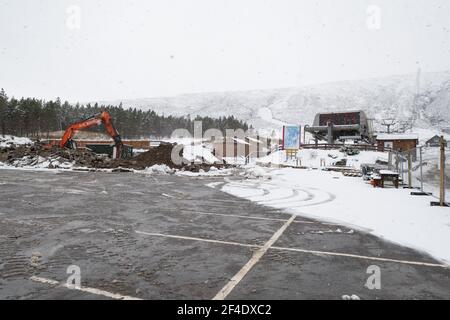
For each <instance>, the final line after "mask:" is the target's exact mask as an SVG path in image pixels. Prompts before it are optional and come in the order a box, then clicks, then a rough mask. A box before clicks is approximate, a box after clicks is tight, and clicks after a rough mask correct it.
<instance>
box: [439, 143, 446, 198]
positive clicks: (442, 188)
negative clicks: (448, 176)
mask: <svg viewBox="0 0 450 320" xmlns="http://www.w3.org/2000/svg"><path fill="white" fill-rule="evenodd" d="M440 169H441V179H440V180H441V186H440V188H441V190H440V191H441V192H440V197H439V200H440V205H441V207H443V206H445V140H444V136H441V168H440Z"/></svg>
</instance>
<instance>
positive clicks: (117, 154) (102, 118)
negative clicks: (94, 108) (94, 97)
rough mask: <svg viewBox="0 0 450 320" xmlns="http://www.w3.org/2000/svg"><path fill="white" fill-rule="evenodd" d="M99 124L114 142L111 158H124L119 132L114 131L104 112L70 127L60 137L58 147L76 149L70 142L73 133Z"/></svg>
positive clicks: (74, 143)
mask: <svg viewBox="0 0 450 320" xmlns="http://www.w3.org/2000/svg"><path fill="white" fill-rule="evenodd" d="M101 124H103V125H104V126H105V129H106V132H107V133H108V134H109V135H110V136H111V138H112V139H113V140H114V152H113V158H114V159H115V158H122V157H124V153H123V149H124V145H123V142H122V138H121V137H120V134H119V132H118V131H117V130H116V128H115V127H114V125H113V123H112V119H111V115H110V114H109V113H108V112H106V111H104V112H102V113H101V114H99V115H96V116H93V117H90V118H88V119H86V120H83V121H80V122H77V123H74V124H72V125H70V126H69V127H68V128H67V130H66V132H65V133H64V135H63V137H62V139H61V141H60V143H59V147H60V148H62V149H63V148H68V149H76V147H77V146H76V142H75V141H73V140H72V138H73V136H74V135H75V133H76V132H77V131H79V130H81V129H86V128H90V127H93V126H99V125H101Z"/></svg>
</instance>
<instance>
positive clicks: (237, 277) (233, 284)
mask: <svg viewBox="0 0 450 320" xmlns="http://www.w3.org/2000/svg"><path fill="white" fill-rule="evenodd" d="M296 217H297V216H296V215H293V216H292V217H291V218H290V219H289V220H288V221H286V223H285V224H283V226H282V227H281V228H280V229H278V231H277V232H275V233H274V234H273V236H272V237H271V238H270V239H269V241H267V242H266V243H265V244H264V246H262V247H261V248H260V249H258V250H257V251H256V252H254V253H253V256H252V258H251V259H250V260H249V261H248V262H247V263H246V264H245V265H244V266H243V267H242V269H241V270H239V271H238V273H236V275H235V276H234V277H233V278H231V279H230V281H229V282H228V283H227V284H226V285H225V286H224V287H223V288H222V289H221V290H220V291H219V293H218V294H217V295H216V296H215V297H214V298H213V300H225V299H226V297H227V296H228V295H229V294H230V293H231V292H232V291H233V289H234V288H235V287H236V286H237V285H238V284H239V282H241V281H242V279H243V278H244V277H245V276H246V275H247V273H248V272H249V271H250V270H251V269H252V268H253V267H254V266H255V265H256V264H257V263H258V261H259V260H261V258H262V257H263V256H264V255H265V254H266V252H267V250H269V249H270V247H271V246H272V245H273V244H274V243H275V242H276V241H277V240H278V239H279V238H280V237H281V235H282V234H283V233H284V231H286V229H287V228H288V227H289V226H290V225H291V223H292V222H293V221H294V220H295V218H296Z"/></svg>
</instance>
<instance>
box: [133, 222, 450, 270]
mask: <svg viewBox="0 0 450 320" xmlns="http://www.w3.org/2000/svg"><path fill="white" fill-rule="evenodd" d="M136 233H138V234H142V235H147V236H155V237H164V238H174V239H181V240H191V241H201V242H210V243H218V244H226V245H233V246H239V247H248V248H258V249H262V248H263V246H259V245H252V244H245V243H239V242H231V241H220V240H213V239H203V238H194V237H184V236H175V235H168V234H161V233H148V232H142V231H136ZM270 249H271V250H278V251H294V252H302V253H310V254H314V255H324V256H340V257H347V258H355V259H362V260H374V261H384V262H394V263H401V264H409V265H417V266H427V267H439V268H445V269H447V268H449V266H447V265H445V264H437V263H428V262H419V261H407V260H395V259H388V258H378V257H370V256H362V255H356V254H349V253H341V252H328V251H317V250H306V249H299V248H285V247H270Z"/></svg>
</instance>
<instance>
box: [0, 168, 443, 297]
mask: <svg viewBox="0 0 450 320" xmlns="http://www.w3.org/2000/svg"><path fill="white" fill-rule="evenodd" d="M212 182H216V183H218V184H219V183H223V182H224V181H223V178H188V177H179V176H174V175H141V174H132V173H114V174H111V173H98V172H96V173H86V172H56V171H55V172H49V171H13V170H0V243H1V246H0V256H1V261H0V299H123V298H138V299H213V298H216V299H244V300H247V299H341V298H342V296H343V295H352V294H355V295H357V296H359V297H360V298H361V299H450V269H448V268H446V267H445V266H442V265H441V264H440V263H439V262H438V261H435V260H433V259H432V258H431V257H429V256H428V255H426V254H424V253H420V252H416V251H414V250H412V249H408V248H404V247H401V246H398V245H395V244H392V243H388V242H385V241H383V240H381V239H378V238H376V237H374V236H371V235H369V234H365V233H362V232H359V231H356V230H352V229H349V228H346V227H344V226H337V225H330V224H326V223H321V222H317V221H313V220H310V219H305V218H302V217H291V216H290V215H289V214H286V213H283V212H281V211H279V210H275V209H271V208H266V207H263V206H260V205H258V204H256V203H253V202H250V201H247V200H243V199H240V198H236V197H234V196H232V195H229V194H226V193H223V192H221V191H220V189H219V188H211V187H208V186H207V184H209V183H212ZM373 265H375V266H377V267H379V269H380V271H381V289H373V290H370V289H369V288H367V287H366V286H365V284H366V281H367V279H368V278H369V277H370V274H368V273H367V268H368V267H369V266H373ZM69 266H78V267H79V269H80V271H81V288H76V289H73V288H67V287H66V286H64V284H65V283H66V280H67V278H68V277H69V274H67V268H68V267H69Z"/></svg>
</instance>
